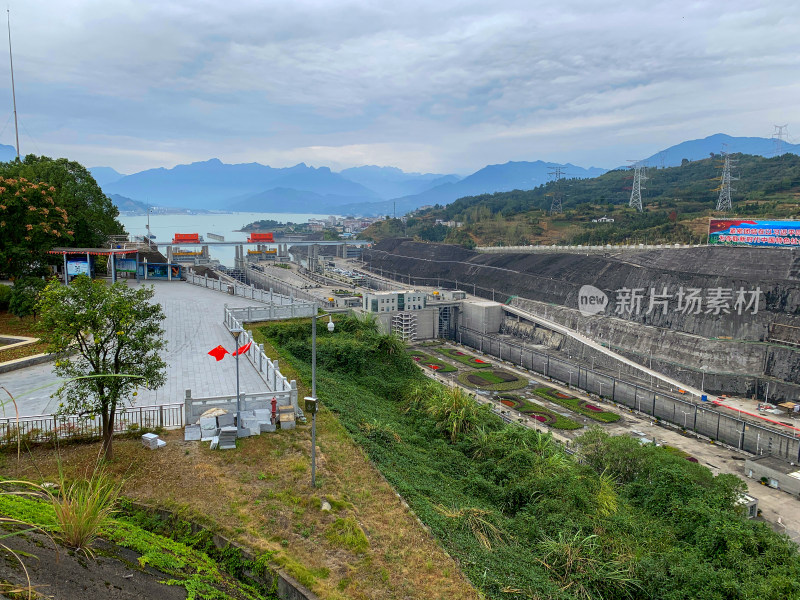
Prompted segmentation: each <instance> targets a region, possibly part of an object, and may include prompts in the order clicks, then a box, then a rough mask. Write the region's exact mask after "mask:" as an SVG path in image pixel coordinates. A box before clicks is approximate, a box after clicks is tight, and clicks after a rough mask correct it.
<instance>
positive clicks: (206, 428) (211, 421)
mask: <svg viewBox="0 0 800 600" xmlns="http://www.w3.org/2000/svg"><path fill="white" fill-rule="evenodd" d="M218 431H219V430H218V429H217V418H216V417H201V418H200V433H201V435H200V439H201V440H210V439H211V438H213V437H214V436H215V435H217V433H218Z"/></svg>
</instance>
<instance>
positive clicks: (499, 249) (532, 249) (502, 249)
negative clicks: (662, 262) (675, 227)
mask: <svg viewBox="0 0 800 600" xmlns="http://www.w3.org/2000/svg"><path fill="white" fill-rule="evenodd" d="M705 245H706V244H606V245H602V246H600V245H598V246H591V245H585V246H583V245H581V246H557V245H555V244H554V245H552V246H545V245H540V246H478V247H477V248H475V251H476V252H483V253H485V254H504V253H512V252H516V253H521V252H523V253H531V254H533V253H536V252H579V253H580V252H583V253H586V252H619V251H624V250H637V251H641V250H666V249H675V248H700V247H701V246H705Z"/></svg>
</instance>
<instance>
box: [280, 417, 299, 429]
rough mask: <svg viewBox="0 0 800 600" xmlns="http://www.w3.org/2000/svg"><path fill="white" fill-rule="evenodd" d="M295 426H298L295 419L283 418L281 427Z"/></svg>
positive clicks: (289, 427)
mask: <svg viewBox="0 0 800 600" xmlns="http://www.w3.org/2000/svg"><path fill="white" fill-rule="evenodd" d="M295 427H296V424H295V422H294V419H292V420H291V421H289V420H286V421H283V420H281V429H294V428H295Z"/></svg>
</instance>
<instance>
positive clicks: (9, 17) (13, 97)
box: [6, 8, 19, 162]
mask: <svg viewBox="0 0 800 600" xmlns="http://www.w3.org/2000/svg"><path fill="white" fill-rule="evenodd" d="M6 12H7V13H8V62H9V63H11V99H12V101H13V103H14V132H15V133H16V135H17V162H19V125H17V93H16V92H15V91H14V59H13V57H12V56H11V9H10V8H9V9H6Z"/></svg>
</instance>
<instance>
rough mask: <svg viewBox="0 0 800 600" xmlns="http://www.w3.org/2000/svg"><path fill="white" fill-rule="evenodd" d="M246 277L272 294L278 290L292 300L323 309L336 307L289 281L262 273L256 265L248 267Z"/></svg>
mask: <svg viewBox="0 0 800 600" xmlns="http://www.w3.org/2000/svg"><path fill="white" fill-rule="evenodd" d="M245 275H246V277H247V280H248V281H249V282H250V283H254V284H256V285H260V286H261V287H263V288H264V289H268V290H270V292H272V290H276V291H278V292H280V293H281V294H286V296H287V297H290V298H302V299H304V300H307V301H309V302H315V303H317V304H318V305H320V306H322V307H323V308H331V307H333V306H334V305H335V303H333V302H328V301H327V300H323V299H320V298H317V297H316V296H314V295H313V294H309V293H308V292H306V291H305V290H302V289H300V288H299V287H297V286H294V285H292V284H291V283H289V282H287V281H283V280H282V279H278V278H277V277H275V276H274V275H269V274H267V273H265V272H263V271H260V270H259V269H258V268H256V267H255V265H248V268H247V271H246V273H245Z"/></svg>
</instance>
